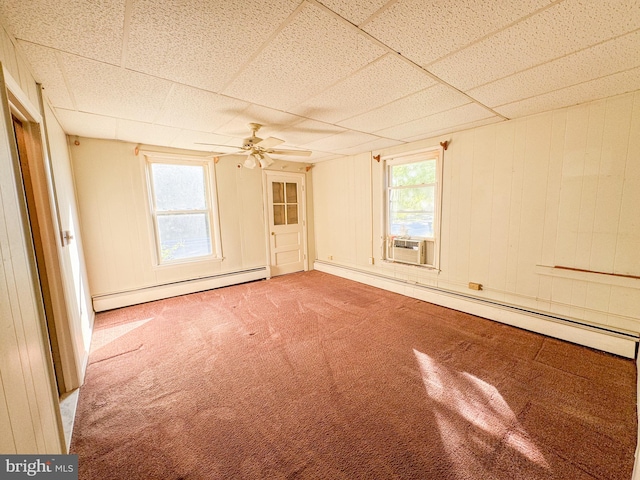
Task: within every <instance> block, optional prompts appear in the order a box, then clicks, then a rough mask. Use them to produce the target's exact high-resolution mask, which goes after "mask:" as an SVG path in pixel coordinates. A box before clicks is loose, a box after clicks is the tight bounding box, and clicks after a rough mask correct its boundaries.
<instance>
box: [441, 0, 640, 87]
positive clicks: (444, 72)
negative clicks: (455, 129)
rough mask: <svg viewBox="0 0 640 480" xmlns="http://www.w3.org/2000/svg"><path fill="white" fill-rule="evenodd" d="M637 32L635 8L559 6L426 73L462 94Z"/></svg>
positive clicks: (638, 7) (625, 4)
mask: <svg viewBox="0 0 640 480" xmlns="http://www.w3.org/2000/svg"><path fill="white" fill-rule="evenodd" d="M638 28H640V2H637V1H636V0H609V1H606V2H585V1H583V0H565V1H564V2H561V3H558V4H556V5H554V6H553V7H551V8H549V9H547V10H544V11H543V12H540V13H539V14H537V15H534V16H532V17H530V18H528V19H526V20H524V21H522V22H520V23H518V24H516V25H514V26H512V27H510V28H508V29H506V30H503V31H501V32H499V33H497V34H495V35H492V36H490V37H488V38H486V39H484V40H483V41H481V42H478V43H476V44H474V45H472V46H471V47H469V48H465V49H464V50H462V51H460V52H458V53H456V54H455V55H452V56H450V57H448V58H446V59H444V60H442V61H439V62H437V63H435V64H433V65H431V66H430V67H429V70H430V71H431V72H433V73H434V74H435V75H437V76H438V77H440V78H442V79H443V80H445V81H447V82H449V83H450V84H452V85H454V86H456V87H457V88H460V89H462V90H467V89H470V88H473V87H477V86H480V85H484V84H486V83H488V82H491V81H494V80H498V79H500V78H503V77H506V76H508V75H512V74H514V73H516V72H519V71H521V70H525V69H527V68H531V67H534V66H537V65H540V64H542V63H546V62H549V61H552V60H554V59H556V58H560V57H562V56H565V55H569V54H571V53H574V52H576V51H579V50H582V49H585V48H588V47H591V46H593V45H596V44H598V43H600V42H602V41H606V40H608V39H609V38H612V37H617V36H620V35H623V34H626V33H629V32H631V31H633V30H637V29H638Z"/></svg>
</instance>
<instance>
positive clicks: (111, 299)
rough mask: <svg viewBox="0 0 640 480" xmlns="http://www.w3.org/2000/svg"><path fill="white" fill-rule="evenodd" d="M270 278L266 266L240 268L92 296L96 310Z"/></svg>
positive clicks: (111, 308)
mask: <svg viewBox="0 0 640 480" xmlns="http://www.w3.org/2000/svg"><path fill="white" fill-rule="evenodd" d="M265 278H267V267H258V268H252V269H248V270H241V271H237V272H226V273H221V274H220V275H212V276H209V277H200V278H193V279H188V280H181V281H178V282H171V283H164V284H160V285H151V286H148V287H143V288H138V289H134V290H125V291H121V292H113V293H108V294H102V295H95V296H93V297H92V300H93V309H94V310H95V311H96V312H104V311H105V310H113V309H114V308H121V307H128V306H130V305H137V304H139V303H145V302H153V301H155V300H161V299H163V298H169V297H177V296H179V295H187V294H189V293H196V292H202V291H204V290H211V289H213V288H220V287H228V286H230V285H237V284H239V283H245V282H251V281H254V280H263V279H265Z"/></svg>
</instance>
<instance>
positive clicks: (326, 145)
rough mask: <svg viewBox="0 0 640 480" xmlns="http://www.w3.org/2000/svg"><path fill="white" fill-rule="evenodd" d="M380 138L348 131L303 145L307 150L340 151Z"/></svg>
mask: <svg viewBox="0 0 640 480" xmlns="http://www.w3.org/2000/svg"><path fill="white" fill-rule="evenodd" d="M378 140H380V137H377V136H375V135H369V134H367V133H360V132H353V131H346V132H343V133H339V134H337V135H332V136H330V137H325V138H322V139H320V140H316V141H315V142H311V143H307V144H304V145H301V146H302V147H303V148H305V149H307V150H312V151H313V150H322V151H327V152H337V153H340V152H341V150H345V149H350V148H352V147H357V146H360V145H364V144H368V143H373V142H375V141H378Z"/></svg>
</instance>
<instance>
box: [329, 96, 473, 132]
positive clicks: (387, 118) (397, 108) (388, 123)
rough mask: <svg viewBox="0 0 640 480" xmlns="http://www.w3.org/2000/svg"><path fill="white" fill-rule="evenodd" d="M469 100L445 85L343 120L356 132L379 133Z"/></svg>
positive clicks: (342, 123)
mask: <svg viewBox="0 0 640 480" xmlns="http://www.w3.org/2000/svg"><path fill="white" fill-rule="evenodd" d="M469 101H470V100H469V98H468V97H467V96H465V95H463V94H461V93H460V92H458V91H456V90H454V89H452V88H449V87H446V86H444V85H435V86H433V87H430V88H427V89H425V90H422V91H420V92H417V93H414V94H413V95H409V96H407V97H405V98H401V99H399V100H396V101H394V102H392V103H389V104H387V105H384V106H382V107H380V108H377V109H375V110H372V111H370V112H367V113H365V114H362V115H358V116H356V117H353V118H350V119H348V120H345V121H342V122H340V123H339V124H340V125H341V126H343V127H345V128H352V129H354V130H361V131H368V132H377V131H380V130H383V129H387V128H390V127H392V126H394V125H398V124H402V123H407V122H410V121H411V120H416V119H419V118H422V117H425V116H428V115H433V114H435V113H438V112H442V111H445V110H450V109H452V108H454V107H459V106H460V105H464V104H465V103H469Z"/></svg>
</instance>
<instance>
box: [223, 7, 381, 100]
mask: <svg viewBox="0 0 640 480" xmlns="http://www.w3.org/2000/svg"><path fill="white" fill-rule="evenodd" d="M384 53H385V50H384V49H383V48H382V47H380V46H378V45H377V44H374V43H372V42H371V41H369V40H367V39H366V38H365V37H364V36H363V35H362V34H360V33H358V32H357V31H356V29H354V28H353V27H350V26H349V25H348V24H346V23H345V22H343V21H340V20H339V19H337V18H335V16H333V15H331V14H330V13H328V12H327V11H325V10H324V9H322V8H320V7H318V6H316V5H313V4H305V6H304V8H302V9H301V11H300V12H299V13H298V15H297V16H296V17H295V19H293V20H292V21H291V23H290V24H289V25H287V27H286V28H284V29H283V30H282V31H281V32H280V33H279V34H278V35H277V36H276V37H275V38H274V39H273V41H272V42H271V43H270V44H269V45H268V46H266V47H265V49H264V50H262V51H261V52H260V55H259V56H258V57H257V58H256V59H255V60H254V61H253V62H251V63H250V64H249V65H248V66H247V67H246V68H245V69H244V70H243V72H242V73H241V74H240V75H239V76H238V77H237V78H236V79H235V80H234V81H233V82H232V83H231V85H230V86H229V87H227V88H226V89H225V90H224V92H223V93H225V94H227V95H229V96H232V97H236V98H241V99H243V100H246V101H249V102H252V103H256V104H259V105H263V106H267V107H271V108H276V109H279V110H288V109H289V108H290V107H292V106H294V105H299V104H300V103H302V102H304V101H305V100H307V99H308V98H310V97H312V96H313V95H317V94H318V93H320V92H321V91H323V90H325V89H326V88H328V87H329V86H331V85H332V84H334V83H336V82H338V81H340V80H342V79H344V78H346V77H347V76H349V75H351V74H352V73H354V72H356V71H357V70H359V69H360V68H362V67H363V66H365V65H367V64H368V63H370V62H372V61H374V60H375V59H376V58H378V57H380V56H382V55H383V54H384Z"/></svg>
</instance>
